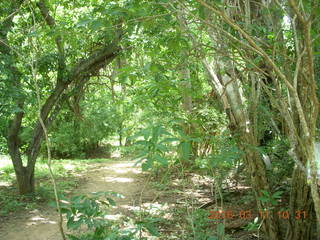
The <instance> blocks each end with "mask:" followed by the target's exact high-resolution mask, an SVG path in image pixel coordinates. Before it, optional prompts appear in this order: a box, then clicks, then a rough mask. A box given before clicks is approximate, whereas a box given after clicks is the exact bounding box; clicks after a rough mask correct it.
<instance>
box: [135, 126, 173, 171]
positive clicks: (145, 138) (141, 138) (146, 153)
mask: <svg viewBox="0 0 320 240" xmlns="http://www.w3.org/2000/svg"><path fill="white" fill-rule="evenodd" d="M133 138H134V139H137V141H136V144H139V145H141V146H142V149H141V151H140V153H139V155H138V157H137V158H138V159H139V161H138V162H137V163H140V162H143V163H142V169H143V170H144V171H146V170H148V169H150V168H153V167H157V166H162V167H163V166H167V165H168V164H169V162H168V158H167V156H166V154H167V153H168V152H169V150H170V147H169V145H168V143H171V142H174V141H177V140H178V139H177V138H174V137H173V136H172V134H171V133H169V132H168V131H166V130H165V128H164V127H163V126H161V125H158V126H155V127H153V126H151V127H148V128H145V129H142V130H141V131H139V132H138V133H137V134H135V135H134V137H133Z"/></svg>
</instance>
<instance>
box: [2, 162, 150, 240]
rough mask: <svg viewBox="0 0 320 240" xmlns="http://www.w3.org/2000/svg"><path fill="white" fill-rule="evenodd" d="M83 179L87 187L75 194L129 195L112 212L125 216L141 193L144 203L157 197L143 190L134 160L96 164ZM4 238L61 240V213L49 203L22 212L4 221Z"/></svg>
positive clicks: (12, 239) (118, 201)
mask: <svg viewBox="0 0 320 240" xmlns="http://www.w3.org/2000/svg"><path fill="white" fill-rule="evenodd" d="M81 178H83V179H84V181H83V182H84V184H83V185H81V186H79V187H78V188H77V189H75V190H74V192H73V193H72V195H78V194H84V193H89V192H97V191H114V192H117V193H120V194H122V195H124V196H125V198H123V199H115V200H116V202H117V206H118V207H117V208H116V209H114V210H113V211H112V212H114V213H115V214H121V213H122V214H125V213H126V207H127V206H136V205H137V201H139V200H140V195H141V194H142V195H143V199H144V200H146V199H152V196H153V193H152V191H150V189H149V188H148V187H145V188H144V189H142V187H143V186H144V185H143V184H142V182H143V181H144V180H143V179H144V178H143V176H142V175H141V172H140V169H139V168H138V167H134V162H132V161H113V162H106V163H95V164H92V165H91V166H90V168H89V169H88V171H87V172H86V173H84V174H83V175H82V176H81ZM142 190H144V191H143V192H142ZM0 239H1V240H22V239H23V240H60V239H61V236H60V234H59V230H58V214H57V212H56V211H55V210H54V209H53V208H49V207H48V206H47V205H46V204H44V205H42V206H38V207H37V208H36V209H32V210H29V211H22V212H19V213H17V214H15V215H14V216H10V218H9V219H6V221H3V222H0Z"/></svg>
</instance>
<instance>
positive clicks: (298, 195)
mask: <svg viewBox="0 0 320 240" xmlns="http://www.w3.org/2000/svg"><path fill="white" fill-rule="evenodd" d="M289 212H290V216H291V217H290V218H289V219H288V220H289V221H288V224H289V225H288V229H287V233H286V238H285V239H290V240H312V239H313V238H312V235H311V230H312V228H311V223H312V216H311V213H312V212H313V202H312V197H311V191H310V187H309V186H308V184H307V176H306V174H305V173H304V172H303V171H301V170H300V169H299V168H296V169H295V170H294V172H293V176H292V184H291V193H290V206H289ZM305 214H306V217H305ZM296 216H297V217H298V218H299V219H296V218H295V217H296Z"/></svg>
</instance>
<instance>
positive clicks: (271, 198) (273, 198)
mask: <svg viewBox="0 0 320 240" xmlns="http://www.w3.org/2000/svg"><path fill="white" fill-rule="evenodd" d="M261 193H262V196H261V197H259V198H258V200H260V201H261V202H264V203H271V204H272V205H273V206H277V205H278V200H279V199H281V195H282V193H283V191H277V192H275V193H273V194H271V193H269V192H267V191H265V190H261Z"/></svg>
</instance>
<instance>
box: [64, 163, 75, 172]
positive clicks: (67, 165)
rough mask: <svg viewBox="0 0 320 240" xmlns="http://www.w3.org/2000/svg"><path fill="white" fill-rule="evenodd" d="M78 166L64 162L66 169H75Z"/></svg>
mask: <svg viewBox="0 0 320 240" xmlns="http://www.w3.org/2000/svg"><path fill="white" fill-rule="evenodd" d="M75 167H76V166H74V165H72V164H68V163H67V164H63V168H64V169H66V170H73V169H75Z"/></svg>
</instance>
